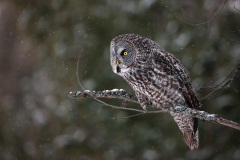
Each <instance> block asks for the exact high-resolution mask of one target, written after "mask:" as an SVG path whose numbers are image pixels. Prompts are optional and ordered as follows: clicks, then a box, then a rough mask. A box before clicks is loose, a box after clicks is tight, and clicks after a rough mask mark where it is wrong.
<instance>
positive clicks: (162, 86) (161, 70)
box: [110, 34, 200, 149]
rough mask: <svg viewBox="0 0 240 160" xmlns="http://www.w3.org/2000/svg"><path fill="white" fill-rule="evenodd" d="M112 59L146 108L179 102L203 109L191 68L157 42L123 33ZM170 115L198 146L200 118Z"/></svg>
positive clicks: (112, 48)
mask: <svg viewBox="0 0 240 160" xmlns="http://www.w3.org/2000/svg"><path fill="white" fill-rule="evenodd" d="M110 61H111V66H112V70H113V71H114V72H115V73H116V74H118V75H119V76H121V77H122V78H123V79H124V80H126V81H127V82H128V84H129V85H130V86H131V87H132V88H133V90H134V91H135V94H136V96H137V98H138V102H139V103H140V104H141V106H142V107H143V108H144V109H146V104H148V103H149V102H151V103H152V104H153V105H154V106H155V107H157V108H159V109H161V108H162V109H163V108H164V107H165V108H166V107H172V106H179V105H180V106H181V105H182V106H187V107H191V108H195V109H200V103H199V101H198V98H197V97H196V93H195V91H194V89H193V87H192V86H191V82H190V78H189V73H188V71H187V70H186V68H185V67H184V66H183V65H182V63H181V62H180V61H179V60H178V59H177V58H175V57H174V56H173V55H172V54H170V53H168V52H166V51H164V49H162V48H161V47H160V46H159V45H158V44H157V43H156V42H154V41H152V40H150V39H148V38H145V37H141V36H139V35H136V34H123V35H119V36H117V37H115V38H114V39H113V40H112V41H111V46H110ZM170 114H171V115H172V116H173V118H174V120H175V122H176V123H177V125H178V127H179V129H180V130H181V131H182V133H183V136H184V139H185V142H186V144H187V145H188V146H189V148H190V149H195V148H198V144H199V141H198V121H197V119H196V118H193V117H191V116H186V115H182V114H181V113H174V112H170Z"/></svg>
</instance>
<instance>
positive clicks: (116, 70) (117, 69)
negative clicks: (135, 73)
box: [114, 60, 121, 73]
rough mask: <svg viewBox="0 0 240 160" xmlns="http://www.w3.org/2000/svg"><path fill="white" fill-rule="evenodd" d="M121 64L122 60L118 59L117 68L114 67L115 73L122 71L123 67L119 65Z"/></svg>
mask: <svg viewBox="0 0 240 160" xmlns="http://www.w3.org/2000/svg"><path fill="white" fill-rule="evenodd" d="M119 64H120V61H119V60H116V68H115V69H114V72H115V73H120V72H121V69H120V67H119Z"/></svg>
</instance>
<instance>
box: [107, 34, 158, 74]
mask: <svg viewBox="0 0 240 160" xmlns="http://www.w3.org/2000/svg"><path fill="white" fill-rule="evenodd" d="M152 43H153V41H151V40H150V39H148V38H144V37H141V36H139V35H136V34H123V35H119V36H117V37H115V38H114V39H113V40H112V41H111V45H110V61H111V66H112V70H113V71H114V72H115V73H117V74H123V73H125V72H129V70H131V69H132V68H133V67H134V66H135V65H136V64H139V63H146V62H147V61H148V59H149V56H150V53H151V45H152Z"/></svg>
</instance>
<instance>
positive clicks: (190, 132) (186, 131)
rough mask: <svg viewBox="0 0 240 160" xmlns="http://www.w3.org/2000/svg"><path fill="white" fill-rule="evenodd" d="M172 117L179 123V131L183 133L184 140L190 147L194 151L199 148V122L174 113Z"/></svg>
mask: <svg viewBox="0 0 240 160" xmlns="http://www.w3.org/2000/svg"><path fill="white" fill-rule="evenodd" d="M171 115H172V116H173V118H174V121H175V122H176V123H177V125H178V127H179V129H180V130H181V131H182V133H183V136H184V140H185V142H186V144H187V145H188V147H189V148H190V149H191V150H193V149H196V148H198V144H199V140H198V120H197V118H192V117H191V116H185V115H182V114H181V113H173V112H171Z"/></svg>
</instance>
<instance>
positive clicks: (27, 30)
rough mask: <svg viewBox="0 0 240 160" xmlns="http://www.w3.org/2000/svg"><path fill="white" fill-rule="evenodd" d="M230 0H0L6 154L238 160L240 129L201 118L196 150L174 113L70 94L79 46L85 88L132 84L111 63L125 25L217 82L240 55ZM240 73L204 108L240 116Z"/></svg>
mask: <svg viewBox="0 0 240 160" xmlns="http://www.w3.org/2000/svg"><path fill="white" fill-rule="evenodd" d="M223 4H224V1H223V0H214V1H213V0H202V1H191V0H173V1H168V0H164V1H160V0H89V1H87V0H1V1H0V95H1V98H0V159H1V160H17V159H52V160H64V159H71V160H74V159H76V160H77V159H85V160H101V159H103V160H114V159H121V160H136V159H143V160H157V159H179V160H180V159H211V160H224V159H236V160H237V159H238V160H239V159H240V138H239V136H240V131H237V130H234V129H231V128H227V127H224V126H221V125H216V124H213V123H210V122H203V121H200V122H199V123H200V127H199V128H200V129H199V130H200V133H199V134H200V148H199V149H197V150H194V151H191V150H189V148H188V147H187V145H186V144H185V142H184V140H183V137H182V134H181V132H180V131H179V129H178V127H177V126H176V124H175V123H174V122H173V119H172V118H171V117H170V116H169V114H146V115H140V116H136V117H130V116H131V115H134V114H136V113H135V112H131V111H123V110H114V109H112V108H108V107H105V106H102V105H101V104H99V103H98V102H96V101H94V100H93V99H82V100H72V99H70V98H68V93H69V91H74V90H80V89H81V88H80V86H79V84H78V81H77V78H76V65H77V59H78V56H79V55H81V57H80V63H79V78H80V81H81V82H82V84H83V86H84V87H85V88H86V89H89V90H104V89H113V88H122V89H125V90H127V91H128V92H132V90H131V88H130V87H129V86H128V85H127V83H126V82H125V81H124V80H122V79H121V77H119V76H117V75H115V74H114V73H113V72H112V70H111V67H110V63H109V44H110V41H111V39H112V38H114V37H115V36H117V35H119V34H123V33H137V34H140V35H142V36H145V37H148V38H151V39H153V40H155V41H156V42H157V43H159V44H160V45H161V46H162V47H163V48H164V49H165V50H167V51H169V52H171V53H173V54H174V55H175V56H176V57H178V58H179V59H180V60H181V61H182V63H183V64H184V65H185V66H186V68H187V69H188V70H189V72H190V75H191V78H192V82H193V85H194V87H195V88H196V89H197V88H198V87H200V86H201V84H203V83H204V81H205V80H206V79H208V78H209V77H212V76H213V77H214V78H213V79H212V80H213V82H212V83H210V82H211V81H209V83H210V85H214V84H217V83H218V82H220V81H221V80H223V79H224V78H225V77H226V76H227V75H228V74H229V73H230V71H231V70H232V69H233V68H234V67H235V66H236V65H237V63H238V62H239V60H240V1H238V0H229V1H225V4H224V6H223ZM221 6H223V8H222V9H221V10H220V8H221ZM218 11H220V12H219V13H218ZM217 13H218V14H217ZM216 14H217V15H216ZM214 15H216V17H214ZM213 17H214V18H213ZM212 18H213V20H212V21H211V22H209V23H204V24H199V25H193V24H198V23H202V22H207V21H209V20H211V19H212ZM82 50H83V51H82ZM239 74H240V73H239V72H238V75H239ZM238 75H237V76H236V77H235V79H234V81H233V83H232V85H231V86H230V87H228V88H226V89H224V90H223V91H222V92H221V93H220V94H219V95H218V96H217V97H214V98H212V99H210V100H204V101H202V104H203V107H202V109H203V110H206V111H208V112H210V113H217V114H220V115H222V116H223V117H225V118H227V119H231V120H234V121H237V122H240V116H239V113H240V83H239V81H240V76H238ZM198 95H199V97H200V98H201V97H203V96H204V95H206V93H201V92H199V94H198ZM109 103H113V104H121V102H116V100H115V101H109ZM128 105H130V106H131V105H132V104H128Z"/></svg>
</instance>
